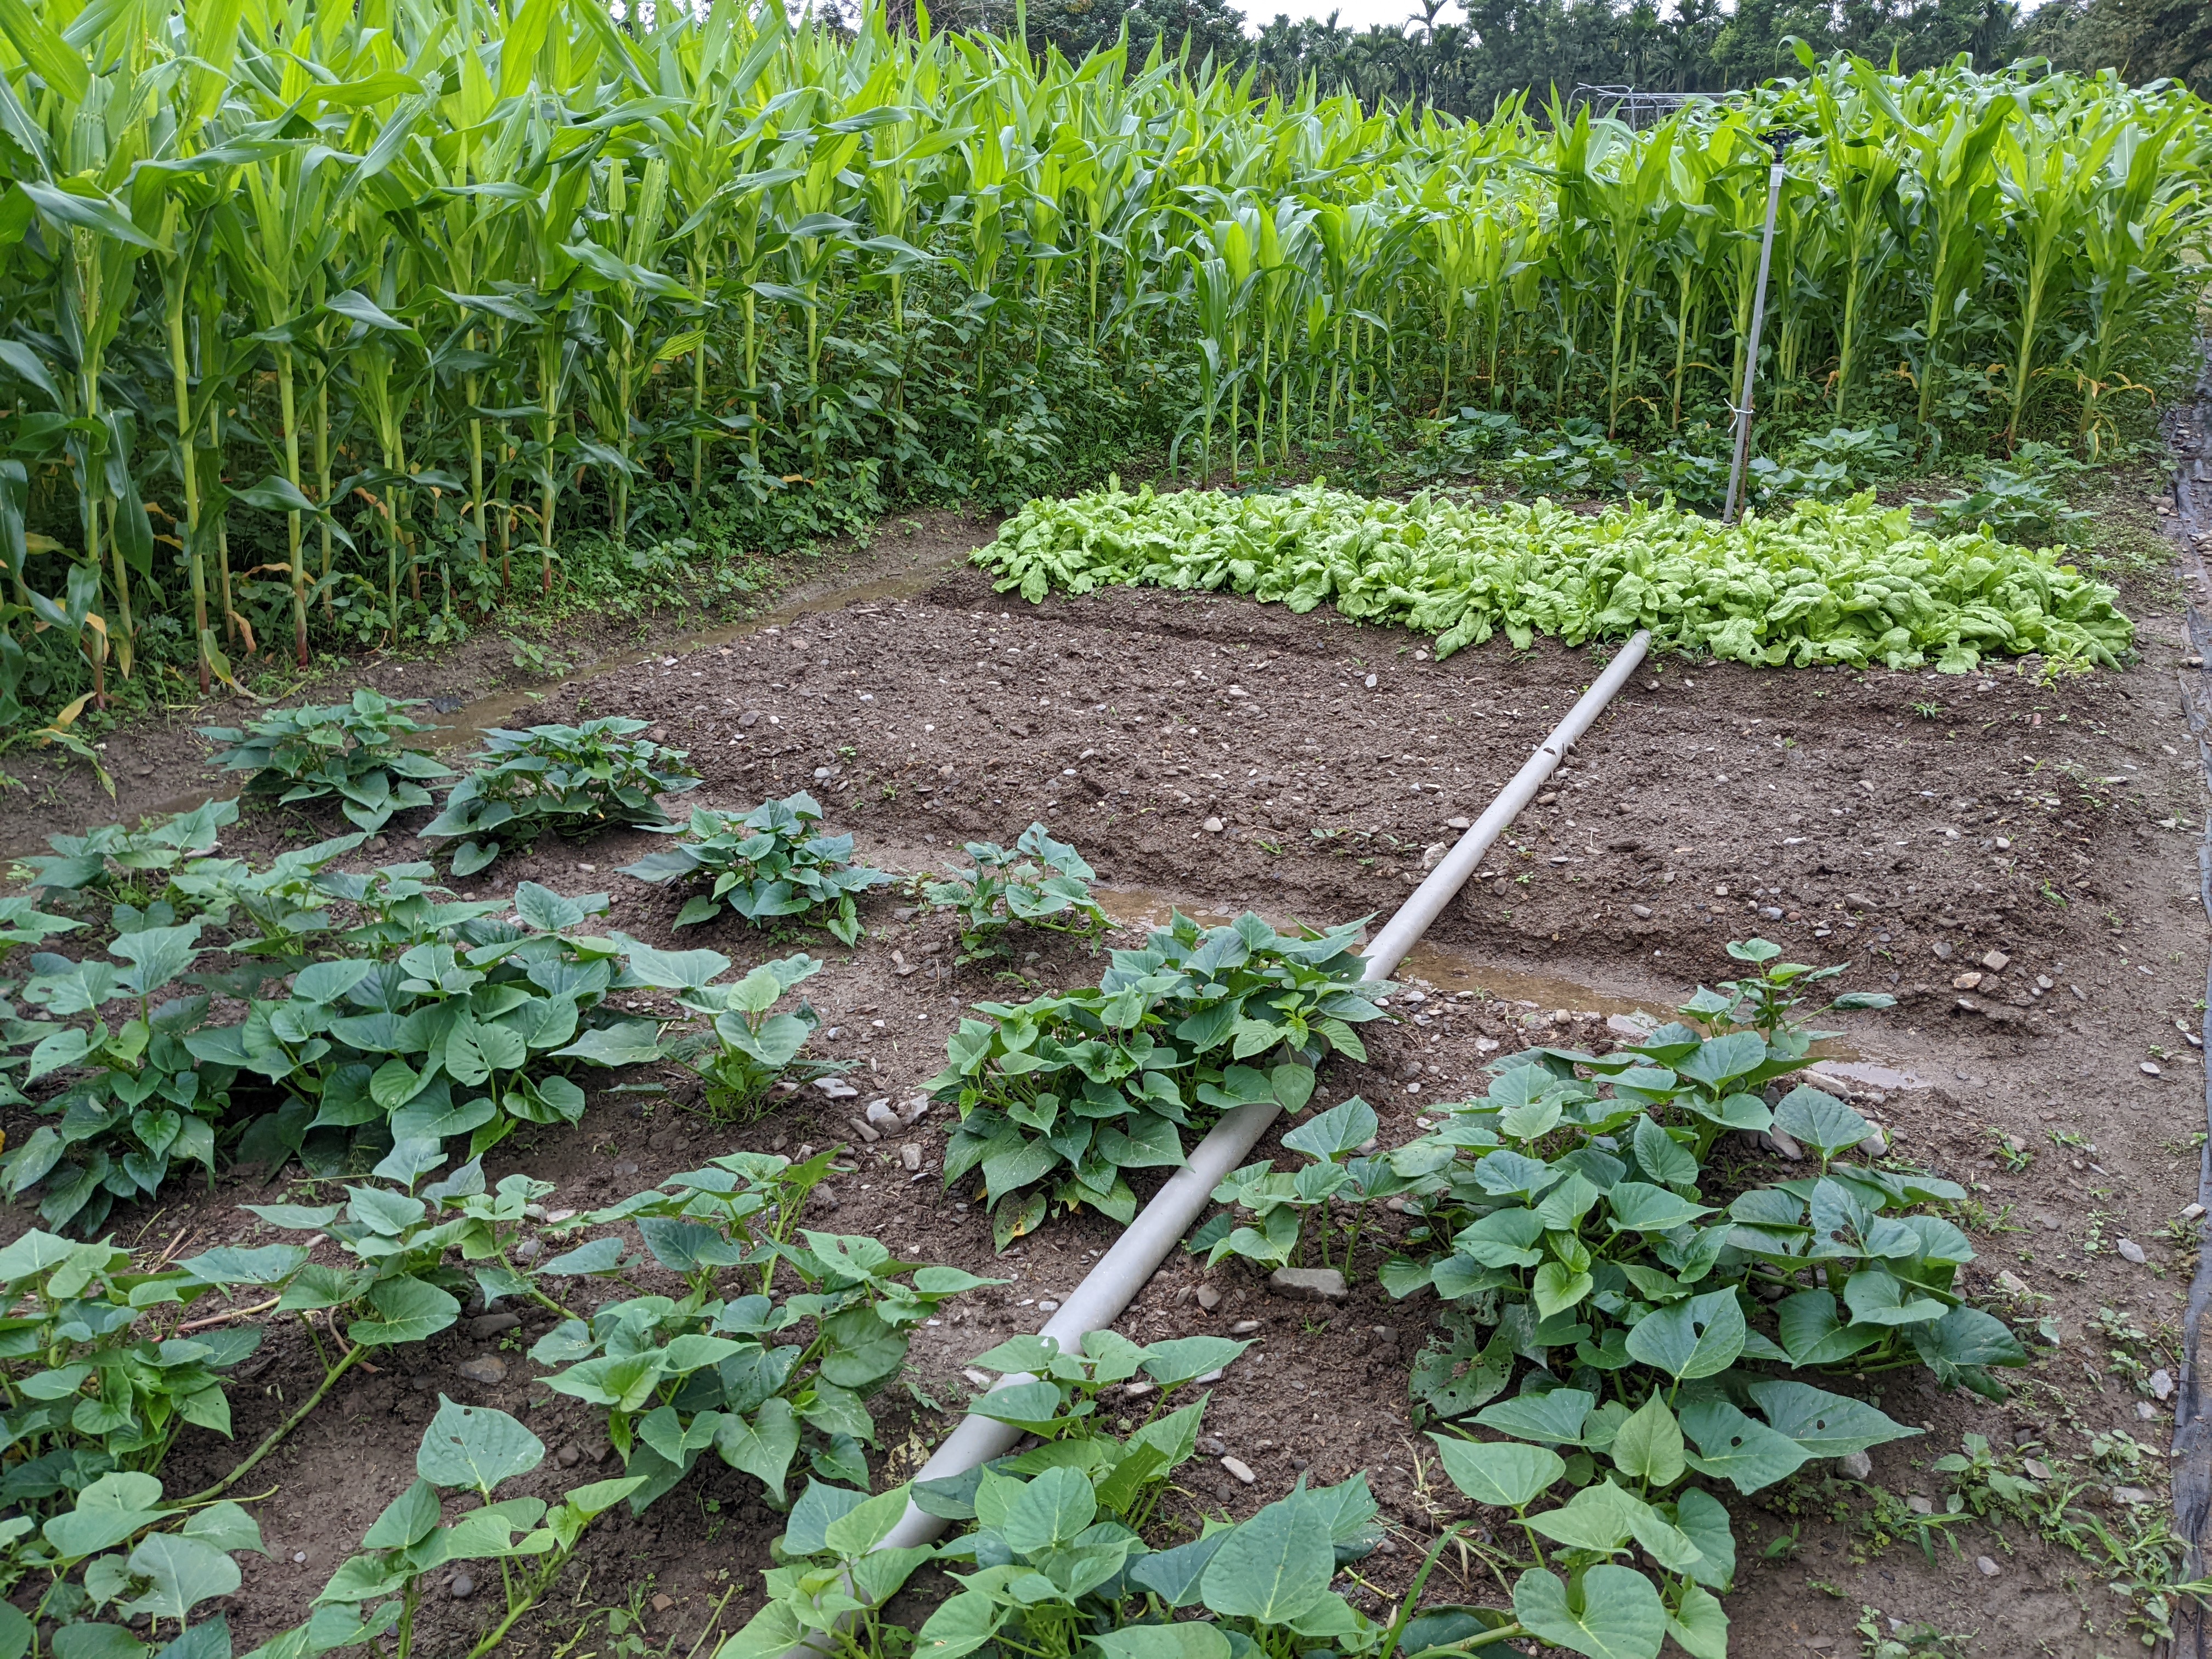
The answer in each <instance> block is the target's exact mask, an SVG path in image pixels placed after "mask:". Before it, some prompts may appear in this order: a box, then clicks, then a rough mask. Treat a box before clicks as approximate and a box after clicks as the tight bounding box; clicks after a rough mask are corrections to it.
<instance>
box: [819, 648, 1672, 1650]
mask: <svg viewBox="0 0 2212 1659" xmlns="http://www.w3.org/2000/svg"><path fill="white" fill-rule="evenodd" d="M1650 643H1651V635H1650V632H1649V631H1648V630H1645V629H1638V631H1637V633H1636V634H1635V635H1634V636H1633V637H1632V638H1631V639H1630V640H1629V641H1628V643H1627V644H1626V645H1625V646H1623V647H1621V649H1620V654H1619V655H1618V656H1616V657H1615V658H1614V659H1613V661H1612V662H1611V663H1609V664H1607V666H1606V670H1605V671H1604V672H1603V673H1602V674H1601V675H1599V676H1598V677H1597V679H1596V681H1595V683H1594V684H1592V685H1591V686H1590V688H1589V690H1587V691H1585V692H1583V695H1582V696H1581V698H1580V699H1579V700H1577V702H1576V703H1575V706H1574V707H1573V708H1570V709H1569V710H1568V711H1567V714H1566V718H1565V719H1564V720H1561V721H1560V722H1559V725H1557V726H1554V727H1553V729H1552V734H1551V736H1549V737H1547V738H1545V739H1544V741H1543V744H1542V745H1541V747H1539V748H1538V749H1537V750H1536V752H1535V753H1534V754H1533V755H1531V756H1529V757H1528V762H1527V763H1525V764H1524V765H1523V766H1522V768H1521V769H1520V770H1519V771H1518V772H1516V773H1515V774H1514V775H1513V781H1511V782H1510V783H1509V784H1507V785H1506V786H1505V787H1504V790H1503V791H1501V792H1500V793H1499V794H1498V799H1495V800H1493V801H1492V803H1491V804H1490V806H1489V808H1488V810H1486V811H1485V812H1484V813H1483V815H1482V816H1481V817H1479V818H1477V819H1476V820H1475V821H1474V825H1473V827H1472V828H1470V829H1468V831H1467V833H1466V834H1465V835H1463V836H1461V837H1460V838H1459V841H1458V842H1457V843H1456V844H1455V845H1454V846H1453V848H1452V849H1451V851H1450V852H1449V853H1448V854H1445V855H1444V858H1443V862H1442V863H1440V864H1438V865H1437V867H1436V868H1435V869H1434V870H1432V871H1431V872H1429V874H1428V877H1427V878H1426V879H1425V880H1424V881H1423V882H1422V883H1421V884H1420V885H1419V887H1416V888H1415V889H1414V890H1413V893H1412V895H1411V896H1409V897H1408V898H1407V900H1406V902H1405V903H1403V904H1402V905H1401V906H1399V908H1398V909H1397V912H1396V914H1395V915H1392V916H1391V918H1390V920H1389V921H1387V922H1385V923H1384V924H1383V929H1382V931H1381V932H1380V933H1376V935H1375V937H1374V939H1372V940H1371V941H1370V943H1369V944H1368V946H1367V949H1366V950H1365V951H1364V952H1363V953H1362V954H1363V956H1364V960H1365V963H1366V965H1365V967H1364V969H1363V970H1362V972H1361V974H1360V977H1361V979H1363V980H1379V979H1388V978H1389V976H1390V973H1391V970H1392V969H1395V968H1396V967H1397V965H1398V964H1399V963H1401V962H1402V961H1404V960H1405V957H1406V952H1407V951H1409V950H1411V949H1412V948H1413V943H1414V941H1415V940H1417V939H1419V938H1420V937H1421V935H1422V934H1423V933H1425V932H1427V931H1428V928H1429V926H1430V924H1431V923H1432V922H1433V921H1436V919H1437V916H1438V915H1442V914H1443V908H1444V906H1445V905H1446V904H1448V903H1449V902H1451V899H1452V896H1453V895H1454V894H1455V893H1457V892H1458V891H1459V890H1460V888H1461V887H1462V885H1464V884H1466V881H1467V878H1468V876H1470V875H1472V874H1473V873H1474V869H1475V866H1477V865H1479V864H1480V863H1481V862H1482V857H1483V854H1486V853H1487V852H1488V851H1489V850H1490V845H1491V843H1492V842H1494V841H1496V840H1497V839H1498V836H1499V835H1500V834H1501V833H1502V832H1503V831H1504V829H1505V826H1506V825H1508V824H1509V823H1512V822H1513V820H1514V819H1515V818H1516V817H1518V816H1519V815H1520V813H1521V810H1522V808H1523V807H1525V806H1526V805H1528V803H1529V801H1531V800H1532V799H1534V798H1535V794H1536V791H1537V790H1538V789H1540V788H1541V787H1543V784H1544V781H1545V780H1546V779H1547V778H1548V777H1550V776H1551V775H1552V774H1553V771H1554V770H1556V769H1558V767H1559V763H1560V761H1561V760H1563V759H1565V757H1566V752H1567V750H1569V749H1570V748H1571V747H1572V746H1573V744H1575V742H1576V741H1577V739H1578V738H1581V737H1582V735H1583V733H1584V732H1587V731H1589V728H1590V726H1591V725H1592V724H1593V723H1594V722H1595V720H1596V719H1597V717H1598V715H1599V714H1601V713H1603V712H1604V710H1605V707H1606V705H1607V703H1609V702H1612V701H1613V696H1614V694H1615V693H1617V692H1618V691H1619V690H1620V688H1621V687H1622V685H1624V684H1626V683H1627V679H1628V677H1629V676H1630V675H1631V674H1632V673H1634V672H1635V671H1636V666H1637V665H1638V663H1640V662H1642V661H1643V660H1644V653H1645V652H1646V651H1647V650H1648V649H1649V648H1650ZM1281 1109H1282V1108H1281V1107H1279V1106H1278V1105H1276V1104H1275V1103H1273V1102H1272V1101H1268V1102H1263V1103H1257V1104H1254V1105H1250V1106H1238V1107H1235V1108H1232V1109H1231V1110H1229V1111H1226V1112H1225V1113H1223V1114H1222V1115H1221V1118H1220V1120H1219V1121H1218V1122H1216V1123H1215V1124H1214V1126H1213V1127H1212V1129H1211V1130H1210V1131H1208V1132H1207V1133H1206V1138H1205V1139H1203V1140H1201V1141H1200V1142H1199V1144H1198V1146H1197V1147H1196V1148H1195V1149H1194V1151H1193V1152H1191V1154H1190V1158H1189V1160H1188V1162H1187V1163H1185V1164H1184V1165H1183V1166H1182V1168H1181V1169H1180V1170H1176V1172H1175V1174H1173V1175H1172V1176H1169V1177H1168V1181H1167V1184H1166V1185H1164V1186H1163V1187H1162V1188H1160V1190H1159V1191H1158V1193H1157V1194H1154V1195H1153V1198H1152V1202H1151V1203H1149V1204H1147V1205H1146V1206H1145V1207H1144V1208H1143V1210H1141V1211H1139V1212H1138V1215H1137V1218H1136V1219H1135V1220H1134V1221H1133V1222H1131V1223H1130V1224H1129V1225H1127V1227H1125V1228H1123V1229H1122V1231H1121V1237H1119V1238H1118V1239H1116V1240H1115V1242H1114V1247H1113V1248H1112V1249H1109V1250H1108V1251H1107V1252H1106V1254H1105V1255H1103V1256H1101V1257H1100V1258H1099V1259H1098V1262H1097V1266H1096V1267H1092V1268H1091V1271H1090V1272H1089V1273H1086V1274H1085V1275H1084V1279H1083V1282H1082V1283H1081V1284H1080V1285H1077V1286H1076V1287H1075V1289H1074V1290H1073V1291H1071V1292H1070V1293H1069V1294H1068V1297H1067V1299H1066V1301H1065V1302H1063V1303H1062V1304H1060V1311H1059V1312H1057V1313H1055V1314H1054V1315H1053V1316H1052V1317H1051V1318H1050V1319H1048V1320H1047V1321H1046V1322H1045V1324H1044V1328H1043V1329H1042V1331H1040V1332H1039V1333H1038V1334H1040V1335H1042V1336H1048V1337H1051V1338H1053V1339H1054V1340H1056V1341H1057V1342H1058V1343H1059V1344H1060V1351H1061V1352H1063V1353H1066V1352H1078V1351H1079V1350H1080V1349H1081V1347H1082V1346H1083V1339H1084V1338H1085V1337H1086V1336H1088V1335H1089V1334H1091V1332H1093V1331H1098V1330H1104V1329H1106V1328H1109V1327H1110V1326H1111V1325H1112V1324H1113V1322H1115V1320H1116V1319H1118V1318H1120V1317H1121V1313H1122V1310H1125V1309H1126V1308H1127V1307H1128V1305H1129V1304H1130V1303H1132V1302H1133V1301H1134V1300H1135V1299H1136V1296H1137V1292H1138V1291H1140V1290H1142V1289H1143V1288H1144V1287H1145V1285H1146V1283H1147V1282H1148V1281H1149V1280H1150V1279H1152V1275H1153V1273H1156V1272H1158V1270H1159V1265H1160V1263H1161V1262H1162V1261H1164V1260H1166V1258H1167V1255H1168V1252H1169V1251H1170V1250H1172V1249H1174V1248H1175V1247H1176V1243H1177V1242H1178V1241H1179V1240H1180V1239H1181V1238H1182V1236H1183V1235H1184V1234H1185V1233H1187V1232H1188V1231H1190V1227H1191V1224H1192V1223H1193V1222H1194V1221H1196V1220H1197V1219H1198V1217H1199V1212H1200V1211H1202V1210H1204V1209H1205V1207H1206V1203H1207V1201H1208V1200H1210V1199H1211V1198H1212V1195H1213V1189H1214V1188H1216V1187H1218V1185H1220V1184H1221V1182H1222V1179H1223V1177H1225V1176H1227V1175H1228V1173H1229V1172H1230V1171H1231V1170H1234V1169H1236V1168H1237V1166H1238V1165H1239V1164H1242V1163H1243V1161H1244V1158H1245V1155H1246V1154H1247V1153H1249V1152H1250V1151H1251V1150H1252V1148H1253V1147H1254V1146H1255V1145H1257V1144H1258V1142H1259V1139H1260V1137H1261V1135H1263V1134H1265V1133H1267V1126H1268V1125H1270V1124H1271V1123H1273V1121H1275V1115H1276V1114H1277V1113H1279V1111H1281ZM1034 1380H1035V1379H1034V1378H1032V1377H1031V1376H1030V1375H1029V1374H1028V1373H1026V1372H1015V1373H1012V1374H1011V1375H1009V1376H1002V1377H1000V1379H999V1381H998V1382H997V1383H995V1384H994V1385H993V1387H992V1389H991V1390H990V1392H991V1393H993V1394H996V1393H997V1392H998V1391H999V1390H1000V1389H1007V1388H1012V1387H1013V1386H1015V1385H1016V1384H1017V1383H1028V1382H1032V1381H1034ZM1023 1433H1024V1431H1023V1430H1021V1429H1019V1428H1018V1427H1016V1426H1015V1425H1013V1424H1011V1423H1001V1422H1000V1421H998V1420H997V1419H994V1418H988V1417H979V1416H977V1415H975V1413H972V1412H971V1413H969V1415H968V1416H966V1417H964V1418H963V1419H961V1421H960V1425H959V1426H958V1427H957V1428H956V1429H954V1430H953V1431H952V1432H951V1434H949V1435H947V1436H946V1437H945V1440H944V1443H942V1444H940V1445H939V1447H938V1449H936V1451H934V1452H933V1453H932V1454H931V1455H930V1458H929V1461H928V1462H926V1463H924V1464H923V1465H922V1466H921V1470H920V1472H919V1473H918V1474H916V1475H915V1479H916V1480H946V1479H949V1478H951V1476H953V1475H957V1474H966V1473H967V1472H968V1471H969V1469H972V1468H975V1466H976V1465H978V1464H979V1463H987V1462H990V1461H991V1460H992V1459H993V1458H994V1457H1002V1456H1004V1455H1006V1453H1007V1452H1009V1451H1011V1450H1012V1449H1013V1447H1014V1443H1015V1442H1017V1441H1018V1440H1019V1439H1020V1438H1021V1437H1022V1435H1023ZM944 1530H945V1519H944V1517H943V1516H936V1515H932V1514H930V1513H929V1512H928V1511H927V1510H923V1509H921V1508H920V1507H919V1506H917V1505H916V1504H913V1503H911V1502H909V1503H908V1504H907V1506H906V1513H905V1514H904V1515H903V1516H900V1517H899V1522H898V1524H897V1525H896V1526H895V1527H893V1528H891V1529H890V1533H889V1534H886V1535H885V1537H884V1541H883V1542H881V1543H880V1544H878V1545H877V1546H876V1547H877V1548H878V1549H911V1548H914V1547H917V1546H919V1545H922V1544H927V1543H928V1542H929V1541H931V1540H932V1539H933V1538H935V1537H936V1536H937V1534H939V1533H940V1532H942V1531H944ZM826 1651H828V1650H826V1649H824V1648H820V1647H817V1646H815V1645H813V1644H809V1643H801V1644H799V1646H797V1647H795V1648H793V1649H792V1650H790V1651H789V1653H787V1655H786V1656H784V1659H812V1656H816V1655H819V1654H821V1653H824V1652H826Z"/></svg>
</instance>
